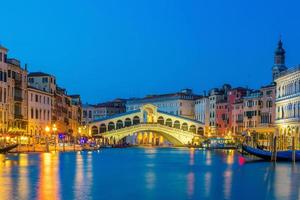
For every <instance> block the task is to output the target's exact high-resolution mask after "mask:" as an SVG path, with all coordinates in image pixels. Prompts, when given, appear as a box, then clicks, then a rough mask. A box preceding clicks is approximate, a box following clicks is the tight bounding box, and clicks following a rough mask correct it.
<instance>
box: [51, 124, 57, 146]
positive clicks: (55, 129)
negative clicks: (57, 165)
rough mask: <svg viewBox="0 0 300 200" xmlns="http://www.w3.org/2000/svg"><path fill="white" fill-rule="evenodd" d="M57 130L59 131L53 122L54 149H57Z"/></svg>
mask: <svg viewBox="0 0 300 200" xmlns="http://www.w3.org/2000/svg"><path fill="white" fill-rule="evenodd" d="M56 131H57V128H56V124H53V125H52V132H53V134H54V150H55V151H56V139H57V136H56V134H55V133H56Z"/></svg>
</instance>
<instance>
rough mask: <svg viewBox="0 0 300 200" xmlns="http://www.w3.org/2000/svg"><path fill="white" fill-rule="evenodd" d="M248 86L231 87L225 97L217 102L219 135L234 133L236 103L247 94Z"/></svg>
mask: <svg viewBox="0 0 300 200" xmlns="http://www.w3.org/2000/svg"><path fill="white" fill-rule="evenodd" d="M247 90H248V89H246V88H242V87H237V88H232V89H230V90H229V91H228V92H227V93H226V94H224V98H223V99H222V100H220V101H218V102H217V104H216V116H217V118H216V123H217V133H218V135H219V136H225V135H226V134H229V133H230V134H232V133H233V132H234V126H235V125H236V120H235V118H234V117H235V116H234V115H235V113H234V112H233V110H234V109H235V104H236V103H237V102H240V101H241V99H242V98H243V97H244V96H245V95H246V94H247Z"/></svg>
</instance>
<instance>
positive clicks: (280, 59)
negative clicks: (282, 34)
mask: <svg viewBox="0 0 300 200" xmlns="http://www.w3.org/2000/svg"><path fill="white" fill-rule="evenodd" d="M285 70H287V67H286V66H285V50H284V48H283V43H282V41H281V38H280V39H279V41H278V44H277V48H276V49H275V52H274V65H273V68H272V76H273V81H274V80H275V79H276V78H277V77H278V76H279V74H280V73H281V72H283V71H285Z"/></svg>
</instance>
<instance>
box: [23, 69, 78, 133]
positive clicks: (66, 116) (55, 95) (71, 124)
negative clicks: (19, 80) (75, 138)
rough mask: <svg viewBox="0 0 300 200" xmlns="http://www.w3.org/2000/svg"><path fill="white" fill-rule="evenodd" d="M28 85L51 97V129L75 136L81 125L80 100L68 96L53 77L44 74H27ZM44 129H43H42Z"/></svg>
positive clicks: (74, 96) (76, 96)
mask: <svg viewBox="0 0 300 200" xmlns="http://www.w3.org/2000/svg"><path fill="white" fill-rule="evenodd" d="M28 85H29V87H33V88H36V89H39V90H41V91H44V92H47V93H49V94H52V95H51V102H52V103H51V127H53V126H55V129H56V131H57V133H59V134H64V135H68V136H71V135H72V134H77V132H78V128H79V125H80V124H81V100H80V96H79V95H70V96H69V95H68V94H67V91H66V89H64V88H61V87H59V86H58V85H57V84H56V78H55V76H53V75H51V74H47V73H44V72H32V73H30V74H28ZM44 128H45V127H44Z"/></svg>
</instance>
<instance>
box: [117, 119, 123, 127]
mask: <svg viewBox="0 0 300 200" xmlns="http://www.w3.org/2000/svg"><path fill="white" fill-rule="evenodd" d="M116 128H117V129H120V128H123V122H122V120H118V121H117V126H116Z"/></svg>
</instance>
